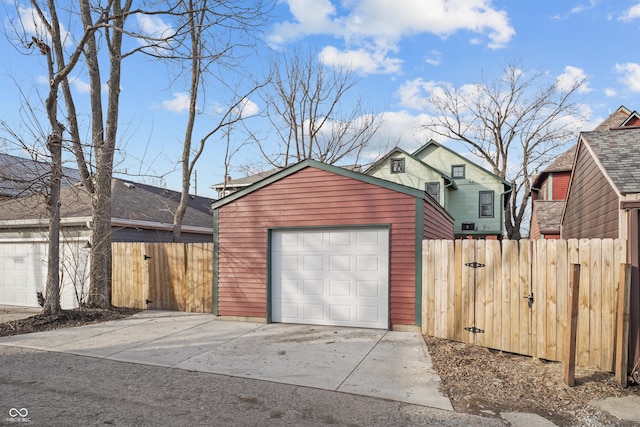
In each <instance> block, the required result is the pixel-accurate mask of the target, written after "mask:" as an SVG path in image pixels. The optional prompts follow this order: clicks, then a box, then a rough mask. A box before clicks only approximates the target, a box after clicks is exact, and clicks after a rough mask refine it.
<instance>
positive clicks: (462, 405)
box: [425, 337, 640, 426]
mask: <svg viewBox="0 0 640 427" xmlns="http://www.w3.org/2000/svg"><path fill="white" fill-rule="evenodd" d="M425 341H426V343H427V347H428V349H429V353H430V354H431V358H432V360H433V367H434V369H435V370H436V371H437V372H438V374H439V375H440V377H441V378H442V383H443V388H444V391H445V392H446V394H447V395H448V396H449V398H450V399H451V403H452V404H453V407H454V408H455V410H456V411H458V412H466V413H470V414H475V415H485V416H494V415H497V414H499V413H502V412H529V413H534V414H538V415H540V416H542V417H544V418H546V419H548V420H549V421H551V422H553V423H555V424H556V425H559V426H575V425H580V426H610V425H611V426H613V425H619V424H618V422H619V420H617V419H616V418H615V417H612V416H611V415H609V414H607V413H604V412H602V411H600V410H598V409H597V408H595V407H593V406H591V405H590V404H589V402H590V401H592V400H594V399H605V398H607V397H619V396H625V395H629V394H636V395H637V394H638V393H639V392H640V388H639V387H638V386H631V387H627V388H623V387H620V386H619V385H618V384H617V383H616V382H615V378H614V377H613V374H610V373H607V372H600V371H595V370H590V369H584V368H576V377H575V378H576V386H575V387H567V386H565V385H564V383H563V380H562V378H563V369H562V363H558V362H548V361H544V360H540V359H534V358H531V357H527V356H521V355H516V354H511V353H504V352H499V351H496V350H490V349H487V348H484V347H480V346H477V345H473V344H464V343H458V342H453V341H448V340H443V339H439V338H433V337H425Z"/></svg>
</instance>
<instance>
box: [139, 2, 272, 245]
mask: <svg viewBox="0 0 640 427" xmlns="http://www.w3.org/2000/svg"><path fill="white" fill-rule="evenodd" d="M271 3H272V1H271V0H252V1H249V2H247V1H240V0H224V1H208V0H183V1H179V2H177V3H176V4H175V7H173V8H172V9H171V10H169V11H167V13H166V16H167V17H169V18H170V19H172V21H173V22H174V23H175V24H176V27H177V30H176V31H175V34H174V35H173V36H172V38H171V40H170V41H168V40H166V39H163V38H159V39H158V38H156V39H155V41H156V42H157V43H156V44H155V45H153V46H152V47H153V48H145V49H144V50H143V51H144V52H145V53H146V54H148V55H151V56H154V57H157V58H161V59H165V60H167V61H168V62H169V64H171V65H173V64H175V63H177V64H179V70H180V72H179V75H178V78H180V77H186V79H187V81H188V90H187V93H188V96H189V109H188V117H187V122H186V124H185V133H184V138H183V147H182V156H181V159H180V167H181V171H182V179H181V198H180V202H179V204H178V208H177V209H176V211H175V213H174V223H173V240H174V241H175V242H178V241H180V240H181V238H182V236H181V234H182V233H181V230H182V222H183V218H184V215H185V213H186V210H187V207H188V205H189V200H190V196H189V190H190V187H191V177H192V175H193V172H194V170H195V166H196V163H197V161H198V160H199V158H200V156H201V155H202V153H203V152H204V149H205V147H206V145H207V143H208V141H209V140H211V139H212V138H213V137H214V136H216V135H217V134H218V133H219V132H221V131H222V130H223V129H225V128H227V127H230V126H232V125H233V124H234V123H237V122H238V121H240V120H243V119H244V118H246V116H247V114H246V112H245V111H244V108H243V107H244V106H245V105H246V103H247V102H248V97H249V96H250V95H251V94H252V93H253V92H255V91H256V90H257V89H258V88H260V87H261V86H262V85H261V84H258V83H253V84H246V82H247V81H251V79H250V78H244V79H241V80H244V82H245V85H244V89H240V88H239V87H238V86H233V85H232V84H230V82H228V76H229V73H233V74H236V75H240V71H241V70H243V69H244V67H243V66H242V61H241V58H242V56H243V55H246V54H247V52H249V51H251V50H252V47H253V46H254V44H255V43H256V42H257V38H256V37H255V34H254V32H255V31H256V30H257V29H258V28H259V27H260V26H261V25H262V24H264V23H265V22H266V18H267V11H268V10H269V8H270V5H271ZM241 51H245V52H244V53H243V52H241ZM223 71H224V72H226V73H227V74H226V76H224V77H223V76H222V75H221V74H222V73H221V72H223ZM212 80H214V81H216V83H217V84H216V85H215V86H214V87H213V88H215V91H216V93H217V95H218V96H221V95H222V94H223V93H228V92H231V101H230V102H228V103H227V106H226V108H225V109H224V111H223V112H221V113H220V114H218V115H217V116H216V117H215V118H214V120H215V121H214V125H212V126H210V127H209V128H208V129H206V130H205V131H204V132H203V134H202V135H201V136H200V137H197V136H196V135H195V133H196V131H195V129H196V123H197V122H198V121H199V119H200V118H201V117H202V116H204V113H203V110H204V109H203V108H200V100H201V99H203V98H204V95H205V94H206V89H207V88H209V90H211V89H213V88H212V87H211V86H209V84H207V82H211V81H212ZM206 119H207V122H210V121H211V117H206ZM195 139H197V142H195V143H194V140H195Z"/></svg>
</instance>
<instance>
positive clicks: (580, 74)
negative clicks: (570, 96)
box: [556, 65, 591, 93]
mask: <svg viewBox="0 0 640 427" xmlns="http://www.w3.org/2000/svg"><path fill="white" fill-rule="evenodd" d="M588 77H589V76H587V74H586V73H585V72H584V70H583V69H582V68H578V67H572V66H571V65H567V66H566V67H564V73H562V74H560V75H559V76H558V77H557V79H556V84H557V85H558V89H560V90H562V91H565V92H567V91H569V90H571V89H572V88H573V86H574V85H575V84H577V83H578V82H580V81H583V83H582V84H581V85H580V87H579V88H578V92H580V93H587V92H591V88H590V87H589V84H588V83H587V82H586V81H584V80H585V79H586V78H588Z"/></svg>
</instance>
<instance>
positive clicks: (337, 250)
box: [271, 228, 389, 329]
mask: <svg viewBox="0 0 640 427" xmlns="http://www.w3.org/2000/svg"><path fill="white" fill-rule="evenodd" d="M271 253H272V259H271V265H272V278H271V279H272V280H271V286H272V287H271V293H272V304H271V309H272V312H271V317H272V320H273V321H274V322H285V323H309V324H320V325H336V326H359V327H369V328H384V329H386V328H388V325H389V308H388V305H389V297H388V295H389V291H388V289H389V231H388V229H376V228H373V229H366V228H365V229H353V230H347V229H340V230H328V229H327V230H304V231H301V230H279V231H274V232H273V234H272V246H271Z"/></svg>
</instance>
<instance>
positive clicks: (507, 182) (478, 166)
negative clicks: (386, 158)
mask: <svg viewBox="0 0 640 427" xmlns="http://www.w3.org/2000/svg"><path fill="white" fill-rule="evenodd" d="M432 146H435V147H438V148H442V149H443V150H445V151H447V152H449V153H451V154H453V155H454V156H456V157H458V158H459V159H460V160H462V161H464V162H466V163H468V164H470V165H472V166H474V167H476V168H478V169H480V170H481V171H483V172H484V173H486V174H488V175H490V176H492V177H494V178H495V179H496V180H498V181H500V182H502V183H503V184H504V186H505V188H513V184H512V183H511V182H509V181H507V180H506V179H504V178H502V177H500V176H498V175H496V174H494V173H493V172H490V171H488V170H487V169H485V168H483V167H482V166H480V165H479V164H477V163H475V162H473V161H471V160H469V159H467V158H466V157H464V156H462V155H460V154H458V153H456V152H455V151H453V150H452V149H450V148H447V147H445V146H444V145H442V144H440V143H438V142H437V141H435V140H433V139H432V140H430V141H429V142H427V143H426V144H424V145H423V146H422V147H420V148H418V149H417V150H416V151H414V152H413V154H412V156H413V157H418V156H419V155H420V154H421V153H422V152H423V151H425V150H426V149H427V148H429V147H432Z"/></svg>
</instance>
